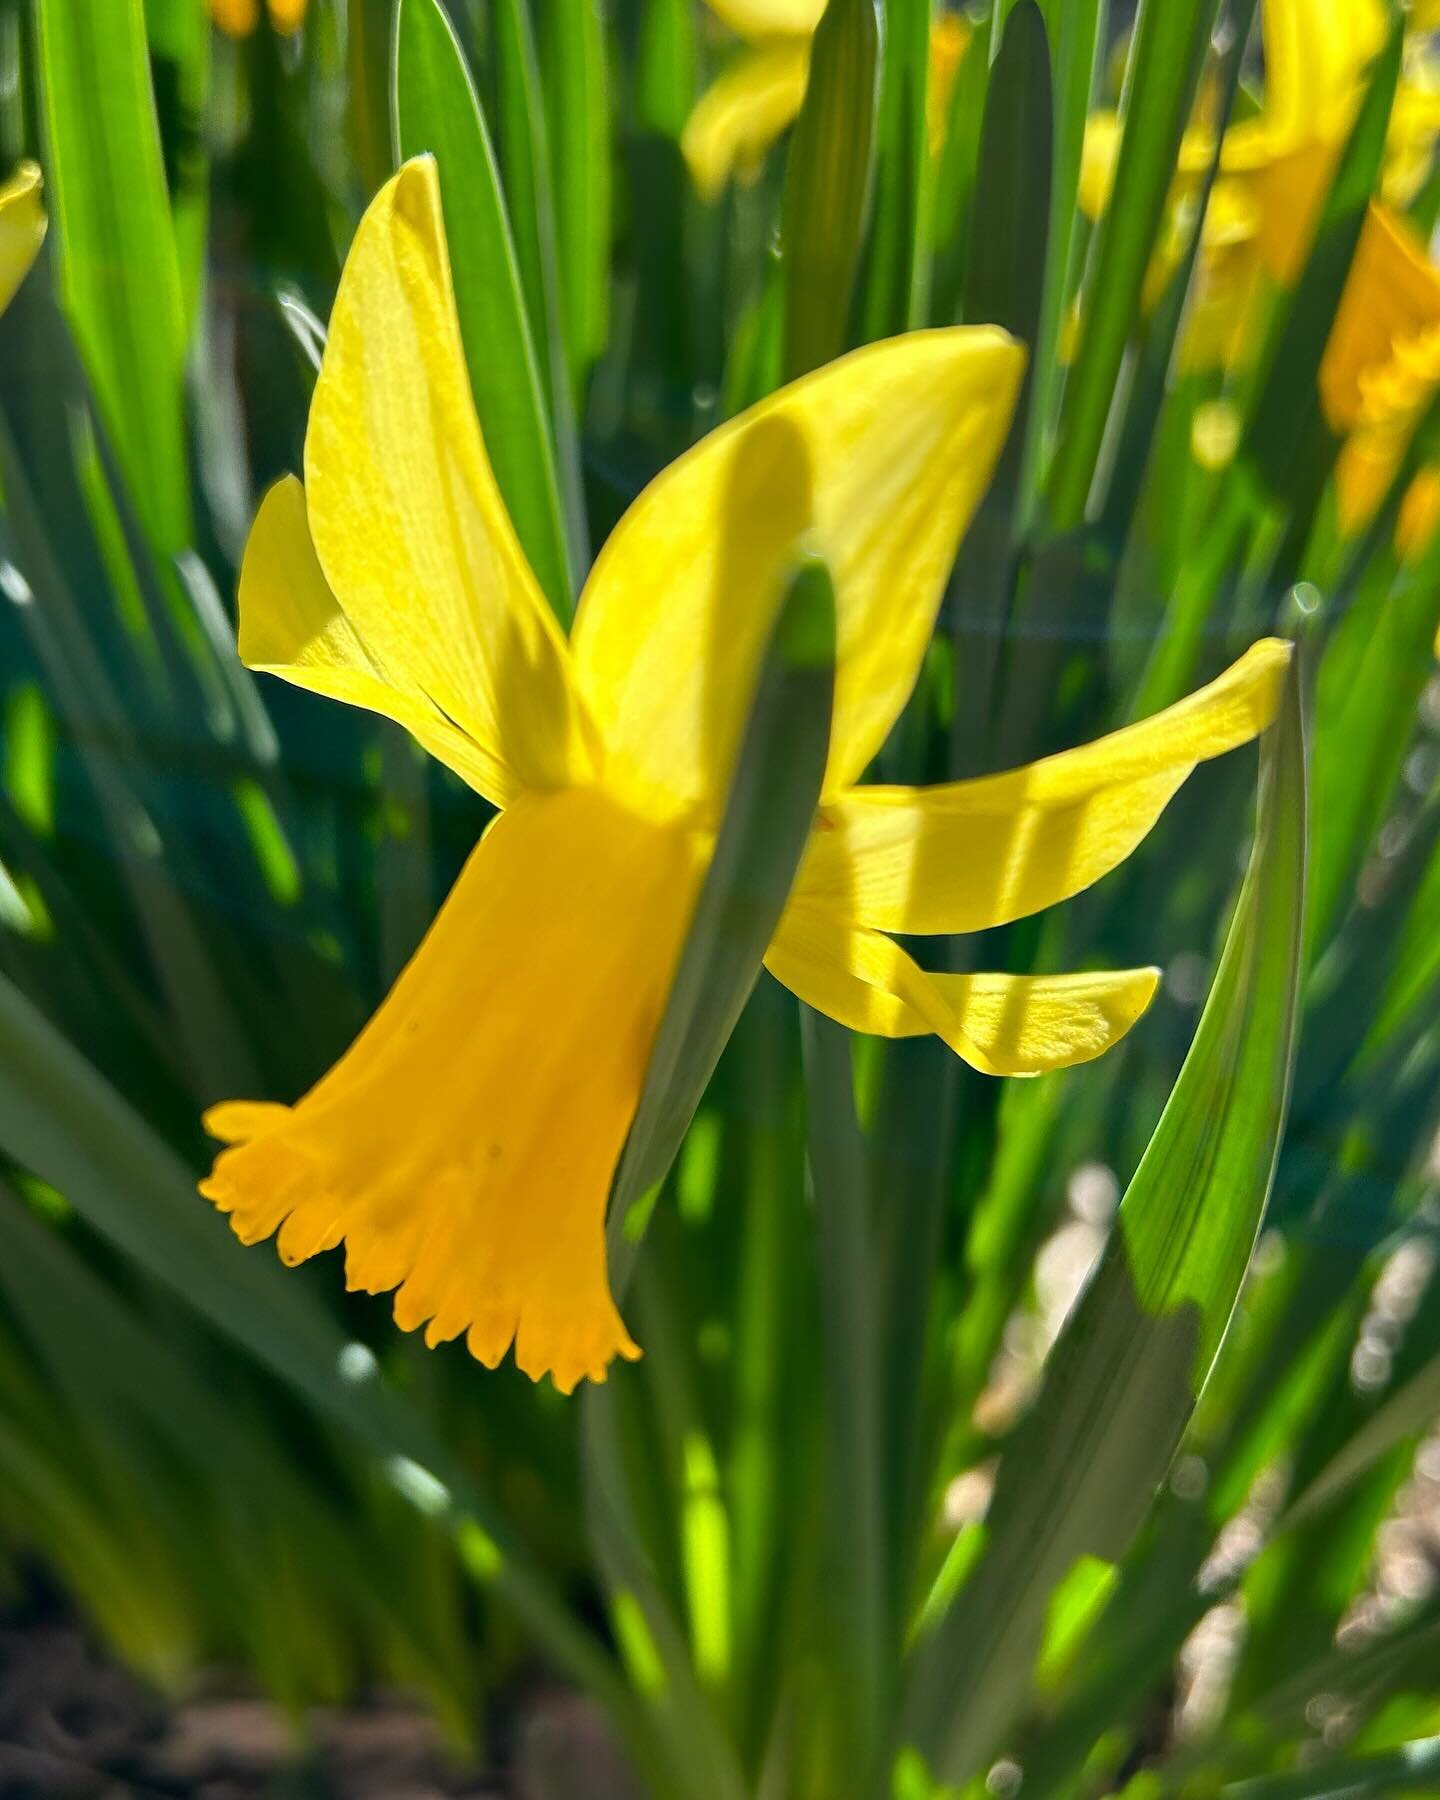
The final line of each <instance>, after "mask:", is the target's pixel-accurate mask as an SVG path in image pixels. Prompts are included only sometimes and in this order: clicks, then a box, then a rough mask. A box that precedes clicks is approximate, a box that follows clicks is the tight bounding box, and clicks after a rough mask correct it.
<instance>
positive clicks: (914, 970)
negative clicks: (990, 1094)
mask: <svg viewBox="0 0 1440 1800" xmlns="http://www.w3.org/2000/svg"><path fill="white" fill-rule="evenodd" d="M765 966H766V967H767V968H768V969H769V970H770V972H771V974H772V975H774V976H775V978H776V980H777V981H781V982H783V983H784V984H785V986H786V987H788V988H789V989H790V990H791V992H792V993H794V994H797V995H798V996H799V997H800V998H801V999H802V1000H804V1001H805V1002H806V1004H807V1005H810V1006H813V1007H815V1008H817V1010H819V1011H820V1012H823V1013H827V1014H828V1015H829V1016H830V1017H831V1018H832V1019H838V1020H839V1022H840V1023H841V1024H842V1025H848V1026H849V1027H850V1029H851V1030H852V1031H863V1032H868V1033H871V1034H873V1035H875V1036H878V1037H918V1036H920V1035H922V1034H923V1033H926V1032H934V1034H935V1035H936V1036H937V1037H939V1038H941V1039H942V1040H943V1041H944V1042H945V1043H947V1044H948V1045H949V1046H950V1048H951V1049H952V1050H953V1051H954V1052H955V1053H956V1055H957V1056H960V1057H962V1058H963V1059H964V1060H965V1061H966V1062H968V1063H969V1064H970V1065H971V1066H972V1067H973V1068H976V1069H979V1070H980V1072H981V1073H982V1074H985V1075H1039V1074H1042V1073H1043V1072H1044V1071H1045V1070H1047V1069H1062V1068H1067V1067H1069V1066H1070V1065H1071V1064H1072V1063H1081V1062H1089V1061H1090V1060H1091V1059H1092V1058H1093V1057H1096V1056H1100V1055H1103V1054H1104V1052H1105V1051H1106V1050H1108V1049H1109V1048H1110V1046H1111V1045H1112V1044H1115V1043H1118V1041H1119V1040H1120V1039H1121V1038H1122V1037H1124V1035H1125V1033H1126V1032H1127V1031H1128V1030H1129V1029H1130V1027H1131V1026H1132V1025H1133V1024H1134V1023H1135V1021H1136V1020H1137V1019H1138V1018H1139V1017H1140V1016H1141V1014H1142V1013H1143V1012H1144V1011H1145V1009H1146V1007H1148V1006H1149V1004H1150V1002H1151V1000H1152V999H1153V998H1154V996H1155V990H1156V987H1157V985H1158V984H1159V980H1160V972H1159V970H1158V969H1123V970H1119V971H1106V972H1103V973H1099V974H1093V975H1092V974H1084V975H1034V976H1020V975H931V974H927V973H926V971H925V970H923V969H921V968H920V967H919V965H918V964H917V963H916V962H914V960H913V959H912V958H911V957H909V956H907V955H906V953H905V952H904V951H903V950H902V949H901V948H900V946H899V945H898V944H897V943H896V942H895V941H894V940H893V938H888V937H886V936H885V935H884V934H883V933H882V932H878V931H870V930H867V929H866V928H865V927H864V926H860V925H855V924H852V923H847V922H846V920H845V919H843V918H842V917H840V916H839V915H838V914H837V913H835V912H833V911H829V910H827V909H825V908H823V907H811V906H808V905H806V904H804V903H803V902H799V903H796V902H792V904H791V905H790V906H789V907H788V908H787V910H786V913H785V917H784V918H783V919H782V920H781V923H780V929H779V931H778V932H777V933H776V935H775V941H774V943H772V944H771V946H770V949H769V951H768V953H767V955H766V958H765Z"/></svg>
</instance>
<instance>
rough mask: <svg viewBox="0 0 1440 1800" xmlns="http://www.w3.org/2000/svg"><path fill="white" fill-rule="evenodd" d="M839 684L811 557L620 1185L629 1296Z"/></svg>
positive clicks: (620, 1276)
mask: <svg viewBox="0 0 1440 1800" xmlns="http://www.w3.org/2000/svg"><path fill="white" fill-rule="evenodd" d="M834 680H835V596H834V590H833V588H832V586H831V582H830V575H829V572H828V570H827V569H826V567H825V565H824V564H823V563H822V562H820V561H819V560H818V559H815V558H811V557H807V558H804V559H803V560H802V561H801V562H800V563H799V565H798V568H797V570H796V573H795V575H794V577H793V579H792V581H791V583H790V589H789V592H788V593H787V595H786V597H785V599H784V602H783V603H782V605H781V608H780V612H779V615H778V617H777V620H776V624H775V629H774V633H773V635H772V637H771V643H770V649H769V651H768V653H767V655H766V659H765V664H764V667H763V669H762V671H761V676H760V685H759V687H758V689H757V691H756V696H755V701H754V704H753V706H752V708H751V713H750V720H749V723H748V725H747V726H746V731H745V738H744V741H743V743H742V745H741V750H740V758H739V761H738V763H737V765H736V770H735V775H734V778H733V781H732V783H731V788H730V794H729V798H728V799H727V801H726V805H725V817H724V819H723V820H722V822H721V826H720V834H719V837H718V838H717V840H716V844H715V853H714V856H713V857H712V858H711V862H710V868H709V871H708V872H707V874H706V877H705V882H704V885H703V887H702V888H701V890H700V898H699V900H698V901H697V902H696V906H695V916H694V919H693V920H692V921H691V925H690V932H689V935H688V937H687V938H686V940H685V948H684V949H683V951H682V952H681V955H680V963H679V967H678V968H677V969H676V972H675V980H674V983H673V984H672V986H671V990H670V999H669V1002H668V1004H667V1005H666V1008H665V1013H664V1017H663V1018H662V1019H661V1021H660V1029H659V1031H658V1032H657V1034H656V1038H655V1048H654V1049H653V1051H652V1052H651V1055H650V1067H649V1070H648V1071H647V1073H646V1077H645V1086H644V1089H643V1091H642V1093H641V1096H640V1104H639V1107H638V1108H637V1110H636V1114H635V1123H634V1124H633V1125H632V1126H631V1128H630V1138H629V1141H628V1142H627V1144H626V1146H625V1153H624V1155H623V1157H622V1158H621V1161H620V1168H619V1170H618V1172H617V1174H616V1177H615V1189H614V1193H613V1194H612V1196H611V1211H610V1229H609V1239H610V1259H611V1271H612V1280H613V1282H614V1284H615V1286H616V1288H617V1291H618V1289H620V1288H621V1287H623V1285H624V1281H625V1277H626V1274H627V1273H628V1270H629V1268H630V1266H631V1263H632V1262H633V1257H634V1245H633V1244H632V1243H630V1242H628V1241H627V1240H626V1237H625V1234H624V1226H625V1219H626V1216H627V1214H628V1212H629V1209H630V1207H631V1206H632V1205H633V1204H634V1203H635V1202H636V1201H637V1200H638V1199H639V1198H640V1197H641V1195H643V1194H645V1193H646V1192H647V1191H648V1190H649V1189H650V1188H652V1187H653V1186H654V1185H655V1183H656V1182H657V1181H659V1180H660V1179H661V1178H662V1177H663V1176H664V1174H665V1172H666V1170H667V1169H668V1168H669V1167H670V1164H671V1163H672V1162H673V1161H674V1159H675V1154H676V1152H677V1151H678V1150H679V1148H680V1142H681V1139H682V1138H683V1137H684V1135H685V1132H686V1130H687V1129H688V1127H689V1124H690V1121H691V1119H692V1118H693V1117H694V1115H695V1108H696V1107H697V1106H698V1105H699V1104H700V1097H701V1095H702V1094H703V1093H704V1091H705V1085H706V1083H707V1082H708V1081H709V1079H710V1076H711V1075H712V1073H713V1072H714V1069H715V1065H716V1063H717V1062H718V1061H719V1059H720V1052H721V1051H722V1050H723V1049H724V1048H725V1045H726V1042H727V1041H728V1039H729V1037H730V1034H731V1032H732V1031H733V1030H734V1029H735V1023H736V1021H737V1020H738V1019H739V1017H740V1013H741V1010H742V1008H743V1007H744V1005H745V1001H746V1000H747V998H748V997H749V994H750V990H751V988H753V987H754V985H755V980H756V977H757V976H758V975H759V973H760V964H761V959H762V958H763V956H764V954H765V951H766V949H767V948H768V946H769V943H770V939H771V937H772V935H773V934H774V930H775V927H776V925H777V924H778V923H779V920H780V914H781V912H782V911H783V910H784V907H785V902H786V900H787V898H788V897H789V894H790V885H791V883H792V882H793V881H794V879H795V871H796V869H797V868H798V867H799V866H800V857H801V854H802V853H803V851H804V848H805V844H806V841H807V839H808V838H809V835H810V828H811V825H812V823H813V821H814V817H815V807H816V804H817V803H818V801H819V798H820V782H821V779H822V777H823V775H824V772H825V758H826V755H827V753H828V751H829V745H830V710H831V697H832V694H833V691H834Z"/></svg>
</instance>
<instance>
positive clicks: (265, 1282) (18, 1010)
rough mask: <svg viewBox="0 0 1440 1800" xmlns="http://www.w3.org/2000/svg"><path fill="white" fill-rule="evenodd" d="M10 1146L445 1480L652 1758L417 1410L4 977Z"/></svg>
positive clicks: (388, 1454) (472, 1526)
mask: <svg viewBox="0 0 1440 1800" xmlns="http://www.w3.org/2000/svg"><path fill="white" fill-rule="evenodd" d="M0 1149H3V1150H4V1152H5V1154H6V1155H7V1156H10V1157H13V1158H14V1160H15V1161H16V1162H17V1163H19V1164H21V1165H22V1166H23V1167H25V1168H27V1169H29V1170H31V1171H33V1173H35V1174H36V1175H38V1176H40V1177H41V1178H42V1179H43V1180H45V1181H47V1182H49V1183H50V1184H51V1185H52V1186H53V1187H55V1188H57V1189H59V1191H60V1192H61V1193H63V1194H64V1195H65V1197H66V1199H67V1200H68V1201H69V1202H70V1204H71V1205H72V1206H73V1207H74V1208H75V1210H76V1212H78V1213H79V1214H80V1215H81V1217H82V1218H84V1219H85V1221H86V1223H87V1224H89V1225H90V1226H91V1227H92V1228H93V1229H94V1230H96V1231H98V1232H99V1233H100V1234H101V1236H102V1237H105V1238H107V1239H109V1241H110V1242H111V1243H112V1244H114V1245H115V1247H116V1248H117V1249H118V1250H120V1251H121V1252H122V1253H123V1254H124V1255H125V1256H127V1257H128V1258H130V1259H131V1260H132V1261H133V1262H134V1263H136V1264H137V1265H138V1266H139V1267H140V1268H142V1269H144V1270H145V1272H146V1273H147V1274H148V1275H150V1276H151V1277H152V1278H153V1279H154V1280H156V1281H158V1282H161V1283H163V1284H164V1285H165V1286H167V1287H168V1288H170V1289H171V1290H172V1291H173V1292H175V1293H177V1294H178V1295H180V1297H181V1298H182V1299H183V1300H185V1301H186V1303H187V1304H188V1305H190V1306H193V1307H194V1308H195V1310H196V1311H197V1312H198V1313H200V1315H201V1316H202V1317H203V1318H205V1319H206V1320H207V1321H208V1323H210V1324H211V1325H213V1326H214V1327H215V1328H216V1329H217V1330H218V1331H221V1332H223V1333H224V1334H225V1335H226V1336H227V1337H229V1338H231V1339H233V1340H234V1341H235V1342H236V1343H238V1344H240V1345H241V1346H242V1347H243V1348H245V1349H246V1350H248V1351H249V1352H250V1353H251V1354H252V1355H253V1356H254V1357H255V1358H256V1360H257V1361H258V1362H260V1363H262V1364H263V1365H264V1366H265V1367H266V1368H268V1369H270V1370H271V1371H273V1372H274V1373H275V1374H276V1375H278V1376H279V1377H280V1378H281V1379H282V1380H283V1381H285V1382H287V1383H289V1384H290V1385H291V1386H293V1387H294V1388H295V1389H297V1390H298V1392H299V1393H300V1394H301V1395H303V1396H304V1398H305V1399H306V1400H307V1401H308V1402H309V1403H310V1404H311V1405H313V1406H315V1407H317V1408H318V1409H319V1410H320V1411H322V1412H324V1413H326V1414H327V1415H329V1416H330V1417H332V1418H334V1419H335V1420H336V1422H337V1423H339V1424H341V1425H343V1426H345V1427H346V1428H348V1429H349V1430H350V1431H352V1432H353V1433H354V1434H355V1435H356V1437H357V1438H358V1439H359V1441H360V1442H361V1444H362V1445H363V1446H364V1447H365V1448H366V1449H368V1450H369V1451H370V1452H372V1453H373V1454H375V1455H377V1456H378V1457H380V1458H382V1459H384V1460H385V1461H386V1462H388V1463H392V1464H393V1463H394V1461H395V1460H396V1459H401V1460H402V1461H404V1462H413V1463H415V1464H418V1465H419V1466H420V1467H421V1468H422V1469H424V1470H425V1471H426V1472H427V1473H429V1474H430V1475H431V1476H433V1477H434V1479H435V1481H437V1482H439V1483H441V1484H443V1487H442V1488H440V1489H438V1490H436V1491H437V1492H439V1493H440V1494H441V1496H442V1498H444V1499H445V1500H446V1501H447V1502H449V1503H453V1513H452V1518H453V1522H454V1524H455V1526H456V1529H457V1530H458V1531H459V1532H460V1533H461V1534H462V1541H463V1540H464V1538H465V1536H466V1534H468V1539H469V1541H470V1542H471V1543H472V1544H473V1543H474V1542H476V1541H479V1542H481V1543H483V1544H484V1546H485V1554H484V1557H483V1559H481V1560H483V1562H484V1564H485V1567H486V1569H487V1576H488V1579H491V1580H493V1582H494V1583H495V1585H496V1587H497V1589H499V1590H500V1591H501V1592H502V1593H503V1594H504V1595H505V1597H506V1598H507V1600H508V1601H509V1602H510V1604H512V1605H513V1606H514V1607H515V1609H516V1612H517V1614H519V1615H520V1616H521V1617H522V1618H524V1619H525V1621H526V1623H527V1625H528V1626H529V1628H530V1629H531V1630H532V1631H533V1632H534V1633H535V1636H536V1639H537V1641H538V1642H540V1643H543V1644H544V1645H545V1646H546V1648H547V1650H548V1651H549V1652H550V1653H551V1654H552V1655H554V1656H555V1657H556V1659H557V1661H558V1662H559V1663H560V1665H561V1666H563V1667H566V1668H568V1669H569V1671H570V1672H571V1674H572V1675H573V1676H574V1677H575V1679H576V1680H577V1681H578V1682H580V1683H581V1685H582V1686H585V1687H587V1688H589V1689H590V1691H591V1692H593V1693H594V1694H595V1695H596V1696H597V1698H599V1699H601V1701H602V1702H603V1704H604V1705H605V1706H606V1708H607V1710H610V1711H612V1712H613V1715H614V1717H615V1718H616V1719H617V1720H618V1721H619V1722H620V1723H621V1726H622V1729H624V1730H626V1731H627V1733H628V1734H629V1735H630V1737H631V1740H632V1743H634V1744H635V1746H636V1747H637V1749H639V1750H640V1752H641V1754H642V1755H648V1754H649V1752H650V1748H651V1734H650V1730H649V1728H648V1726H647V1725H646V1724H645V1723H644V1722H643V1720H642V1719H641V1717H640V1714H639V1711H638V1709H637V1707H636V1705H635V1703H634V1702H633V1700H632V1699H631V1697H630V1696H629V1695H628V1694H627V1692H626V1691H625V1688H624V1686H623V1684H622V1683H621V1681H620V1678H619V1673H618V1670H617V1669H616V1668H615V1666H614V1664H613V1662H612V1661H611V1659H610V1657H609V1656H608V1655H607V1654H606V1652H605V1651H604V1650H603V1649H602V1647H601V1646H600V1645H599V1644H598V1643H596V1642H595V1641H594V1639H593V1638H592V1637H591V1635H590V1634H589V1632H588V1631H587V1630H586V1629H585V1628H584V1627H583V1626H582V1625H580V1624H578V1623H577V1622H576V1620H575V1619H574V1618H573V1616H572V1615H571V1614H570V1613H569V1612H568V1610H567V1609H566V1607H565V1606H564V1604H563V1602H562V1601H561V1599H560V1597H559V1596H558V1595H557V1594H555V1593H554V1592H553V1591H552V1590H551V1588H550V1587H549V1585H548V1583H547V1581H546V1579H545V1578H544V1576H543V1575H541V1574H540V1572H539V1571H538V1570H537V1569H536V1568H534V1567H533V1566H532V1565H531V1564H530V1563H529V1562H528V1560H527V1558H526V1556H525V1553H524V1552H523V1550H521V1549H520V1547H519V1546H518V1545H517V1544H515V1543H514V1542H513V1541H512V1537H511V1534H510V1533H509V1532H508V1531H507V1530H506V1528H505V1527H504V1526H503V1524H502V1523H501V1521H500V1519H499V1518H498V1517H497V1516H496V1515H494V1514H493V1513H492V1512H491V1511H490V1509H489V1508H488V1507H487V1505H486V1504H485V1502H484V1500H483V1499H482V1498H481V1496H480V1495H479V1493H478V1492H477V1490H476V1488H475V1486H474V1483H473V1482H472V1480H471V1478H470V1476H469V1475H468V1473H467V1472H466V1471H465V1470H464V1468H463V1467H462V1465H461V1464H460V1463H459V1462H458V1461H456V1460H454V1459H453V1458H452V1457H451V1456H450V1454H449V1452H448V1451H446V1450H445V1449H444V1447H443V1446H442V1444H441V1443H440V1440H439V1439H438V1437H436V1436H435V1435H434V1434H432V1432H431V1431H430V1429H429V1427H428V1426H427V1424H426V1422H425V1420H424V1418H423V1416H422V1414H421V1413H420V1412H419V1410H418V1409H417V1408H415V1407H414V1406H411V1405H407V1404H405V1403H404V1402H402V1400H401V1399H400V1397H399V1396H398V1395H397V1394H396V1393H395V1392H393V1391H392V1390H391V1389H390V1388H388V1387H386V1386H383V1385H382V1384H381V1383H379V1382H378V1381H375V1380H369V1381H364V1382H359V1383H357V1382H355V1381H353V1380H347V1379H346V1377H345V1375H344V1372H343V1370H344V1365H343V1363H342V1360H341V1355H340V1353H341V1351H342V1350H343V1348H344V1346H345V1338H344V1335H343V1334H342V1333H341V1331H340V1330H339V1328H338V1327H337V1326H336V1325H335V1324H334V1323H333V1322H332V1321H331V1319H330V1318H329V1317H328V1316H327V1314H326V1313H325V1312H324V1310H323V1309H322V1308H321V1307H320V1306H318V1305H317V1303H316V1302H315V1301H314V1300H313V1299H312V1298H311V1296H310V1295H309V1294H308V1293H307V1292H306V1290H305V1288H304V1286H303V1284H302V1283H299V1282H297V1281H295V1280H293V1279H292V1278H290V1277H288V1276H287V1275H286V1274H285V1272H284V1271H283V1270H282V1269H281V1268H280V1266H279V1264H278V1263H277V1262H276V1261H275V1260H274V1259H273V1258H266V1257H259V1256H253V1255H248V1254H247V1253H246V1252H245V1251H244V1249H242V1247H241V1246H240V1245H239V1244H238V1243H236V1242H235V1240H234V1239H233V1238H232V1237H231V1236H230V1234H229V1232H228V1231H227V1230H226V1228H225V1226H224V1225H223V1223H222V1222H221V1220H220V1219H219V1217H218V1216H217V1215H216V1214H215V1213H214V1212H213V1211H212V1209H211V1208H210V1207H209V1206H207V1205H206V1203H205V1202H204V1201H203V1200H201V1199H200V1198H199V1196H198V1195H197V1194H196V1192H195V1185H194V1179H193V1176H192V1174H191V1171H190V1170H189V1169H187V1168H186V1166H185V1164H184V1163H183V1162H182V1161H181V1159H180V1158H179V1157H178V1156H177V1155H176V1153H175V1152H174V1151H173V1150H172V1149H171V1148H170V1147H169V1145H168V1144H166V1143H165V1142H164V1141H163V1140H162V1139H160V1138H159V1137H157V1136H156V1134H155V1133H154V1132H153V1131H152V1130H151V1129H150V1127H149V1126H148V1125H147V1124H146V1122H145V1121H144V1120H143V1119H142V1118H140V1116H139V1115H138V1114H137V1113H135V1112H134V1111H133V1110H132V1109H131V1108H130V1107H129V1106H128V1105H127V1104H126V1103H125V1101H124V1100H122V1099H121V1098H120V1096H119V1095H118V1094H117V1093H116V1092H115V1091H114V1089H113V1088H111V1087H110V1086H109V1085H108V1083H107V1082H106V1081H105V1080H104V1078H103V1077H102V1076H101V1075H99V1074H98V1073H97V1071H96V1070H95V1069H94V1067H93V1066H92V1065H91V1064H90V1063H89V1062H87V1061H86V1059H85V1058H84V1057H83V1056H82V1055H81V1054H80V1052H79V1051H78V1050H77V1049H75V1047H74V1046H73V1045H72V1044H70V1043H68V1042H67V1041H66V1040H65V1039H64V1038H63V1037H62V1036H61V1034H60V1033H59V1032H57V1031H56V1030H55V1029H54V1027H53V1026H52V1025H50V1024H49V1022H48V1021H47V1020H46V1019H45V1018H44V1017H43V1015H42V1014H41V1013H40V1012H38V1011H37V1010H36V1008H35V1007H34V1006H32V1005H31V1004H30V1002H29V1001H28V1000H27V999H26V998H25V997H24V995H23V994H21V993H20V992H19V990H18V989H16V988H15V987H14V986H12V985H11V983H10V982H8V981H6V980H4V979H3V978H0Z"/></svg>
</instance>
